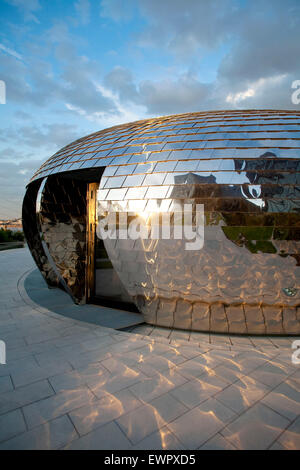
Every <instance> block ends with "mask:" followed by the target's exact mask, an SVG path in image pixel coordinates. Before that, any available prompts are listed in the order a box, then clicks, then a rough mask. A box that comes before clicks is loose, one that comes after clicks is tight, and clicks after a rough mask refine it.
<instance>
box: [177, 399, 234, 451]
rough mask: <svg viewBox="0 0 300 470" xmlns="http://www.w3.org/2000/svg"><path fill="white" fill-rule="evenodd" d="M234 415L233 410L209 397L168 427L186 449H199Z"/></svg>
mask: <svg viewBox="0 0 300 470" xmlns="http://www.w3.org/2000/svg"><path fill="white" fill-rule="evenodd" d="M234 416H235V413H234V412H233V411H232V410H230V409H229V408H227V407H226V406H224V405H222V404H221V403H219V402H217V400H214V399H209V400H207V401H206V402H205V403H202V405H200V406H198V407H196V408H194V409H192V410H190V411H188V412H187V413H185V414H183V415H182V416H180V417H179V418H177V419H175V420H174V421H172V423H170V424H169V425H168V428H169V429H170V430H171V432H172V433H173V434H174V435H175V436H176V437H177V438H178V439H179V441H180V442H182V443H183V446H184V448H185V449H198V448H199V447H200V446H201V445H202V444H204V443H205V442H206V441H207V440H208V439H209V438H210V437H212V436H214V435H215V434H216V433H217V432H218V431H220V430H221V429H222V428H223V427H224V426H225V425H226V423H227V422H228V421H230V420H232V419H233V417H234Z"/></svg>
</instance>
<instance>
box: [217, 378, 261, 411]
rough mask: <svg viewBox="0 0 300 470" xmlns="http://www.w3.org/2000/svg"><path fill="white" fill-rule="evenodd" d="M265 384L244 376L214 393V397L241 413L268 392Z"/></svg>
mask: <svg viewBox="0 0 300 470" xmlns="http://www.w3.org/2000/svg"><path fill="white" fill-rule="evenodd" d="M268 391H269V389H268V387H267V386H266V385H263V384H260V383H257V382H255V381H254V380H253V379H251V378H249V377H246V376H244V377H243V378H242V379H241V380H238V381H237V382H235V383H234V384H233V385H230V386H229V387H227V388H225V390H223V391H221V392H219V393H217V394H216V396H215V398H216V399H217V400H219V401H220V402H221V403H223V404H224V405H226V406H228V407H229V408H231V409H232V410H233V411H235V412H236V413H241V412H243V411H245V410H246V409H247V408H249V407H250V406H252V405H253V404H254V403H255V402H257V401H259V400H261V399H262V398H263V396H264V395H266V394H267V393H268Z"/></svg>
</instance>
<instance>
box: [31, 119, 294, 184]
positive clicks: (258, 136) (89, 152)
mask: <svg viewBox="0 0 300 470" xmlns="http://www.w3.org/2000/svg"><path fill="white" fill-rule="evenodd" d="M266 152H270V153H272V155H273V157H274V158H275V157H276V158H277V157H279V158H280V157H282V158H285V159H292V158H299V157H300V111H280V110H242V111H241V110H233V111H209V112H199V113H188V114H178V115H174V116H166V117H159V118H154V119H148V120H143V121H137V122H133V123H129V124H123V125H120V126H115V127H112V128H109V129H104V130H101V131H99V132H96V133H94V134H91V135H88V136H86V137H83V138H81V139H78V140H76V141H74V142H72V143H71V144H69V145H67V146H66V147H64V148H62V149H61V150H59V151H58V152H56V153H55V154H54V155H53V156H52V157H50V158H49V159H48V160H47V161H46V162H45V163H44V164H43V165H42V166H41V167H40V168H39V170H37V172H36V173H35V174H34V176H33V177H32V179H31V181H34V180H36V179H39V178H42V177H45V176H48V175H52V174H56V173H61V172H69V171H73V170H78V169H85V168H97V167H107V168H106V171H105V174H104V177H103V178H102V181H101V186H102V187H105V184H109V187H120V186H122V185H123V183H124V182H125V179H126V177H127V178H129V177H130V176H131V175H134V174H139V175H144V177H147V174H148V173H153V172H154V173H161V172H162V173H163V172H165V171H167V170H168V171H171V172H179V173H180V172H181V171H183V172H186V171H197V170H198V171H200V170H201V171H205V170H207V171H210V170H211V169H212V168H210V166H211V164H209V163H208V161H209V160H220V159H221V160H223V161H224V162H225V163H223V166H224V168H223V167H222V164H221V165H219V166H218V162H215V164H214V170H215V171H216V170H218V171H223V170H224V171H226V159H227V158H230V159H232V158H238V157H239V158H242V159H253V158H258V157H260V156H261V155H262V154H263V153H266ZM182 162H186V163H182ZM188 162H190V163H188ZM216 165H217V167H218V168H217V167H216ZM105 176H106V177H107V178H105ZM139 179H140V180H141V178H139ZM108 180H110V181H111V182H110V183H107V181H108ZM158 180H159V181H160V183H159V184H163V180H162V176H161V177H160V178H157V181H158ZM133 181H134V180H133V178H132V182H131V183H130V184H129V182H130V178H129V180H128V186H133V185H135V184H132V183H133ZM138 184H141V182H139V183H138ZM107 187H108V186H107Z"/></svg>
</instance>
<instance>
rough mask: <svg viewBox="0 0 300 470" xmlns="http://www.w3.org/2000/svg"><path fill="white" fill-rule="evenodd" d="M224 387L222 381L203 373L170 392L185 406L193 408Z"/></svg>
mask: <svg viewBox="0 0 300 470" xmlns="http://www.w3.org/2000/svg"><path fill="white" fill-rule="evenodd" d="M225 387H226V384H225V382H224V381H222V380H220V379H218V378H216V377H214V376H210V375H206V374H205V375H202V376H200V377H199V378H198V379H195V380H191V381H189V382H187V383H185V384H183V385H181V386H179V387H177V388H175V389H173V390H171V392H170V393H171V395H172V396H173V397H175V398H177V400H179V401H180V402H181V403H183V404H184V405H185V406H186V407H188V408H194V407H195V406H197V405H199V404H200V403H201V402H203V401H205V400H207V398H209V397H211V396H213V395H215V394H216V393H218V392H219V391H220V390H223V389H224V388H225Z"/></svg>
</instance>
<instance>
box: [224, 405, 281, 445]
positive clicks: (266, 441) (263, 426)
mask: <svg viewBox="0 0 300 470" xmlns="http://www.w3.org/2000/svg"><path fill="white" fill-rule="evenodd" d="M288 425H289V421H288V420H287V419H286V418H283V417H282V416H280V415H279V414H278V413H276V412H275V411H272V410H271V409H270V408H267V407H266V406H264V405H262V404H260V403H258V404H256V405H254V406H253V407H252V408H250V409H249V410H247V411H246V412H245V413H243V414H242V415H241V416H239V417H238V418H237V419H236V420H235V421H234V422H233V423H231V424H229V425H228V426H227V427H226V428H225V429H223V430H222V431H221V434H222V435H223V436H224V437H225V438H226V439H227V440H228V441H229V442H231V443H232V444H233V445H234V446H235V447H237V448H238V449H243V450H247V449H251V450H263V449H267V448H268V447H269V446H270V445H271V444H272V442H273V441H275V439H276V438H277V437H278V436H279V435H280V434H281V433H282V432H283V430H284V429H285V428H286V427H287V426H288Z"/></svg>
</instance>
